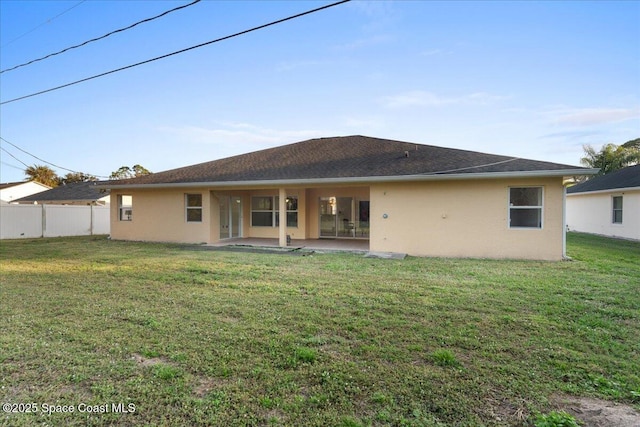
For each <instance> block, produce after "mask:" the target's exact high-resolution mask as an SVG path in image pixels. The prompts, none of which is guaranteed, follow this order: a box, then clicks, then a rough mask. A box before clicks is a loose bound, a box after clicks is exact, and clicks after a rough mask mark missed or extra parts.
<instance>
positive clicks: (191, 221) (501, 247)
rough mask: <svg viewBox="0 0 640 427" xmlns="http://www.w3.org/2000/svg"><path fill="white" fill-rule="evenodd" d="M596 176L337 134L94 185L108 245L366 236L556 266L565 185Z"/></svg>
mask: <svg viewBox="0 0 640 427" xmlns="http://www.w3.org/2000/svg"><path fill="white" fill-rule="evenodd" d="M595 173H597V170H595V169H585V168H580V167H577V166H568V165H561V164H556V163H549V162H542V161H535V160H527V159H521V158H515V157H508V156H498V155H493V154H485V153H479V152H473V151H465V150H456V149H450V148H442V147H435V146H429V145H421V144H415V143H409V142H401V141H393V140H386V139H379V138H370V137H365V136H346V137H334V138H319V139H312V140H308V141H302V142H298V143H295V144H289V145H284V146H280V147H275V148H270V149H266V150H261V151H256V152H252V153H248V154H243V155H239V156H234V157H229V158H225V159H220V160H215V161H212V162H207V163H201V164H197V165H193V166H187V167H183V168H179V169H173V170H169V171H165V172H159V173H154V174H151V175H147V176H142V177H138V178H133V179H129V180H120V181H110V182H105V183H103V184H102V185H104V186H105V187H106V188H110V189H111V237H112V238H113V239H121V240H147V241H172V242H190V243H199V242H217V241H220V240H223V239H228V238H236V237H245V238H259V237H264V238H277V239H278V241H279V244H280V245H281V246H286V244H287V236H290V237H291V238H292V239H364V240H367V241H368V242H369V250H370V251H372V252H401V253H407V254H410V255H417V256H446V257H489V258H521V259H544V260H560V259H562V258H563V256H564V244H565V243H564V242H565V241H564V238H565V224H564V220H563V218H564V204H563V202H564V190H565V189H564V186H563V178H565V177H572V176H576V175H592V174H595Z"/></svg>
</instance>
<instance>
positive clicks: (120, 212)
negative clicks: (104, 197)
mask: <svg viewBox="0 0 640 427" xmlns="http://www.w3.org/2000/svg"><path fill="white" fill-rule="evenodd" d="M124 197H131V204H130V205H124V204H123V203H122V200H123V198H124ZM125 209H128V210H130V211H131V213H130V214H129V215H128V219H123V218H124V217H125V215H123V211H124V210H125ZM118 221H122V222H131V221H133V196H132V195H130V194H118Z"/></svg>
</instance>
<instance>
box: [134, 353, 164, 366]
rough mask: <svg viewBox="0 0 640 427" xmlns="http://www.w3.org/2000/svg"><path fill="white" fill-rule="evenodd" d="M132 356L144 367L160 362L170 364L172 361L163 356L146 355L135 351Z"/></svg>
mask: <svg viewBox="0 0 640 427" xmlns="http://www.w3.org/2000/svg"><path fill="white" fill-rule="evenodd" d="M131 358H132V359H133V360H135V361H136V363H137V364H138V365H140V366H143V367H147V366H155V365H159V364H161V363H162V364H165V365H170V364H171V362H169V361H168V360H166V359H164V358H162V357H144V356H143V355H141V354H138V353H133V355H132V356H131Z"/></svg>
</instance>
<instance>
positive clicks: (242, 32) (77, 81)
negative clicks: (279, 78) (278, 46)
mask: <svg viewBox="0 0 640 427" xmlns="http://www.w3.org/2000/svg"><path fill="white" fill-rule="evenodd" d="M349 1H351V0H341V1H339V2H336V3H331V4H328V5H326V6H322V7H318V8H316V9H312V10H308V11H306V12H302V13H298V14H297V15H292V16H289V17H286V18H282V19H279V20H277V21H273V22H269V23H268V24H263V25H259V26H257V27H253V28H250V29H248V30H244V31H240V32H239V33H235V34H231V35H228V36H224V37H220V38H218V39H215V40H210V41H208V42H205V43H201V44H198V45H195V46H191V47H188V48H186V49H181V50H177V51H175V52H171V53H168V54H166V55H162V56H157V57H155V58H152V59H147V60H146V61H142V62H138V63H136V64H131V65H127V66H126V67H121V68H117V69H115V70H111V71H107V72H104V73H101V74H96V75H94V76H91V77H86V78H84V79H80V80H76V81H74V82H71V83H66V84H63V85H60V86H56V87H53V88H50V89H46V90H41V91H40V92H35V93H32V94H30V95H24V96H21V97H18V98H13V99H10V100H8V101H2V102H0V105H4V104H9V103H11V102H16V101H21V100H23V99H26V98H31V97H33V96H37V95H42V94H44V93H48V92H53V91H54V90H58V89H63V88H65V87H69V86H73V85H76V84H79V83H84V82H86V81H89V80H93V79H97V78H99V77H104V76H107V75H109V74H113V73H117V72H119V71H124V70H128V69H129V68H134V67H137V66H139V65H144V64H148V63H150V62H154V61H158V60H160V59H164V58H168V57H170V56H173V55H178V54H180V53H184V52H188V51H190V50H194V49H198V48H201V47H204V46H208V45H210V44H213V43H218V42H221V41H223V40H228V39H231V38H234V37H238V36H241V35H244V34H247V33H251V32H253V31H257V30H261V29H263V28H267V27H270V26H272V25H277V24H281V23H283V22H286V21H290V20H292V19H296V18H300V17H302V16H305V15H309V14H311V13H315V12H319V11H321V10H324V9H328V8H330V7H334V6H338V5H340V4H343V3H347V2H349Z"/></svg>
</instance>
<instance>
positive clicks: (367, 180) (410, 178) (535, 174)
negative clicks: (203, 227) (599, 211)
mask: <svg viewBox="0 0 640 427" xmlns="http://www.w3.org/2000/svg"><path fill="white" fill-rule="evenodd" d="M598 171H599V169H578V170H576V169H559V170H538V171H515V172H484V173H459V174H454V173H450V174H420V175H396V176H365V177H348V178H310V179H276V180H253V181H202V182H174V183H159V184H115V185H109V184H108V183H104V184H96V186H99V187H103V188H108V189H112V190H122V189H154V188H156V189H160V188H198V187H216V188H225V187H226V188H231V187H253V188H260V187H282V186H285V187H286V186H290V185H295V186H301V185H302V186H304V185H337V184H377V183H387V182H416V181H453V180H474V179H501V178H552V177H567V176H583V175H595V174H597V173H598Z"/></svg>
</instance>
